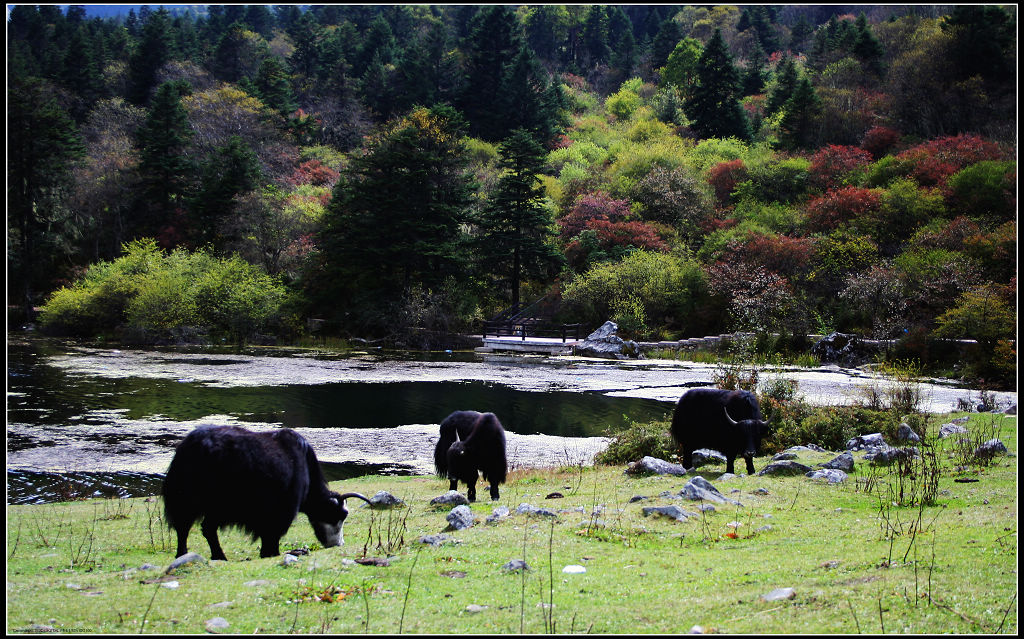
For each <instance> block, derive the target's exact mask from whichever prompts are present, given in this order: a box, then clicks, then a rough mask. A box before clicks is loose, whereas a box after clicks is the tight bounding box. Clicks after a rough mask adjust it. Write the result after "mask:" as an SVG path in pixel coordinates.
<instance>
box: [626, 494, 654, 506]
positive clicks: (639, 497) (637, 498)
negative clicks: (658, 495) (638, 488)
mask: <svg viewBox="0 0 1024 639" xmlns="http://www.w3.org/2000/svg"><path fill="white" fill-rule="evenodd" d="M645 499H650V497H648V496H646V495H633V496H632V497H630V498H629V503H630V504H635V503H636V502H638V501H643V500H645Z"/></svg>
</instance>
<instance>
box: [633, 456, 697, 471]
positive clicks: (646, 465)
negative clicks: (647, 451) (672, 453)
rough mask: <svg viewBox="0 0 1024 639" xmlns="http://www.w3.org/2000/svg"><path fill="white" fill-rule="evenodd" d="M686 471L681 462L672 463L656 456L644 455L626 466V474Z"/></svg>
mask: <svg viewBox="0 0 1024 639" xmlns="http://www.w3.org/2000/svg"><path fill="white" fill-rule="evenodd" d="M686 472H687V470H686V468H684V467H683V466H682V465H681V464H673V463H672V462H667V461H665V460H664V459H658V458H657V457H650V456H645V457H644V458H643V459H641V460H640V461H636V462H631V463H630V464H629V466H627V467H626V474H627V475H685V474H686Z"/></svg>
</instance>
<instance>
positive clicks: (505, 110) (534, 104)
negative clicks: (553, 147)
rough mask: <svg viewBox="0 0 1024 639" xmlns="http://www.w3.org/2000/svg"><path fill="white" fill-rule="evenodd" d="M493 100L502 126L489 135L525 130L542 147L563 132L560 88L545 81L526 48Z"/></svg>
mask: <svg viewBox="0 0 1024 639" xmlns="http://www.w3.org/2000/svg"><path fill="white" fill-rule="evenodd" d="M496 98H497V100H496V104H495V111H496V112H498V113H499V115H500V116H501V123H500V125H499V126H500V128H499V129H498V130H497V131H495V132H491V135H506V134H508V133H511V131H512V130H514V129H524V130H526V131H529V132H530V134H531V135H533V136H534V139H535V140H537V142H538V143H540V144H545V143H547V142H549V141H550V140H552V139H553V138H554V137H555V136H556V135H557V134H558V133H559V132H560V131H561V129H562V128H563V123H562V122H561V115H560V111H561V109H562V106H563V105H562V104H561V102H562V100H561V87H560V86H558V85H557V84H556V83H554V82H552V81H551V80H550V79H549V78H548V74H547V72H546V71H544V68H543V67H542V66H541V65H540V63H539V62H538V61H537V57H536V56H535V55H534V54H533V51H531V50H530V48H529V47H527V46H525V45H524V46H522V47H521V48H520V49H519V54H518V55H516V57H515V59H514V60H513V61H512V65H511V67H510V68H509V69H508V71H507V75H506V77H505V81H504V82H503V83H502V86H501V92H500V93H499V95H498V96H496Z"/></svg>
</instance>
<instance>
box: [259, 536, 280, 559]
mask: <svg viewBox="0 0 1024 639" xmlns="http://www.w3.org/2000/svg"><path fill="white" fill-rule="evenodd" d="M280 544H281V536H280V535H271V534H264V535H262V536H261V537H260V557H277V556H278V555H280V554H281V546H280Z"/></svg>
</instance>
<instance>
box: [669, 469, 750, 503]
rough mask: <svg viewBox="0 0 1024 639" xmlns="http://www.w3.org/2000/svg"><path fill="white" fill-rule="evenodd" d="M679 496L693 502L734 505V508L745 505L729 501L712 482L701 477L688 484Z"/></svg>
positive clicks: (691, 480) (733, 500) (732, 500)
mask: <svg viewBox="0 0 1024 639" xmlns="http://www.w3.org/2000/svg"><path fill="white" fill-rule="evenodd" d="M679 494H680V495H681V496H682V497H685V498H686V499H689V500H692V501H713V502H715V503H718V504H732V505H734V506H742V505H743V504H741V503H740V502H738V501H736V500H735V499H729V498H728V497H726V496H725V495H723V494H722V493H720V492H718V489H717V488H715V487H714V486H713V485H712V484H711V482H709V481H708V480H706V479H704V478H703V477H701V476H700V475H698V476H696V477H694V478H692V479H690V481H688V482H686V485H685V486H683V489H682V490H680V491H679Z"/></svg>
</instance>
